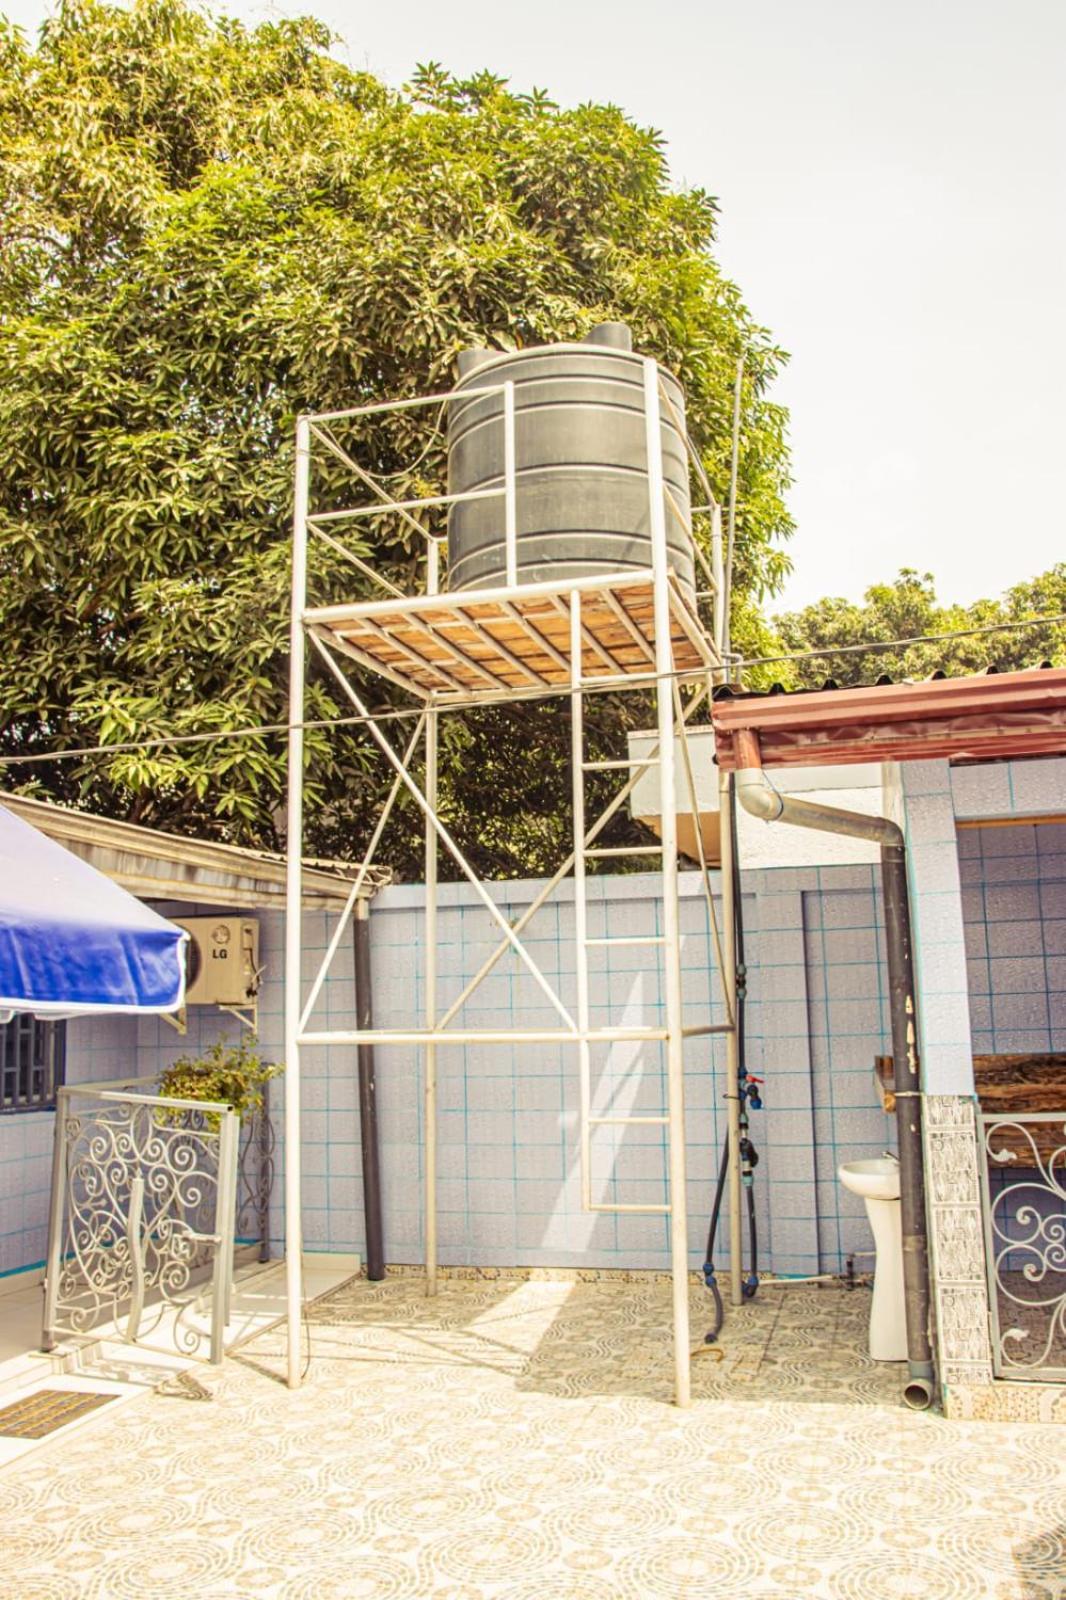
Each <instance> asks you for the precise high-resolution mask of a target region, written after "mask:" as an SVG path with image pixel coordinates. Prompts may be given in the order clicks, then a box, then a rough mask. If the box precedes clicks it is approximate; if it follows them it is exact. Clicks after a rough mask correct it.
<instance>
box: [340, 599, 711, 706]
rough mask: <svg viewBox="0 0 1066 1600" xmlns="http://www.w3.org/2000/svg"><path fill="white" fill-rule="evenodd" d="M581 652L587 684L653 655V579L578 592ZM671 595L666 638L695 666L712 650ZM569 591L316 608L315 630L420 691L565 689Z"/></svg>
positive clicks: (642, 666) (682, 660) (678, 656)
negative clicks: (363, 608)
mask: <svg viewBox="0 0 1066 1600" xmlns="http://www.w3.org/2000/svg"><path fill="white" fill-rule="evenodd" d="M581 609H582V623H583V640H584V648H583V651H582V673H583V676H584V677H585V678H586V679H587V680H590V681H592V682H595V681H596V680H597V679H602V678H608V677H615V676H623V677H624V676H641V675H645V674H646V673H647V672H648V670H649V663H650V661H651V659H653V652H654V597H653V594H652V588H651V584H650V583H649V584H644V585H641V586H639V587H637V586H633V585H628V586H624V587H622V588H620V589H618V590H614V589H613V588H612V585H611V584H610V583H609V582H608V583H604V585H603V586H602V591H601V590H597V589H587V590H584V591H583V593H582V607H581ZM683 609H684V604H683V601H682V600H681V598H680V596H678V595H676V594H675V595H673V596H672V614H671V634H672V642H673V647H674V664H675V668H678V669H681V670H691V671H698V670H699V669H700V668H701V667H702V666H705V665H706V664H707V660H708V655H709V652H705V651H701V649H700V644H699V640H700V637H701V635H700V631H699V624H698V623H696V622H695V621H694V619H693V618H692V616H691V614H690V613H688V612H686V613H685V615H683V616H682V615H681V611H682V610H683ZM569 616H570V602H569V593H568V591H567V590H565V589H563V590H560V591H559V592H558V593H557V594H544V593H543V592H541V593H538V594H532V595H529V596H523V595H522V594H521V592H520V591H517V590H511V591H509V593H508V595H507V598H506V599H505V600H504V599H502V598H493V599H489V600H482V599H480V598H477V595H476V591H475V592H471V591H467V592H466V593H457V594H455V595H448V596H442V597H441V599H440V601H439V603H434V604H433V605H432V606H427V605H426V603H425V601H424V599H423V600H421V601H420V602H419V604H418V605H417V607H415V606H413V605H412V606H411V607H405V606H402V605H399V604H397V605H396V606H395V607H392V606H383V605H381V603H380V602H379V603H378V604H375V605H374V606H373V608H372V614H369V615H366V616H361V615H360V614H359V607H354V606H353V607H351V608H345V611H344V614H343V615H341V616H337V617H336V619H335V620H333V619H332V618H327V616H325V615H324V614H323V613H317V614H316V618H315V630H316V631H317V632H319V633H332V634H333V636H334V637H335V638H337V639H338V640H343V641H345V643H346V644H347V645H348V647H349V648H350V649H352V650H357V651H359V652H360V654H361V656H362V657H363V659H364V660H366V661H367V662H368V664H369V662H376V663H379V664H380V666H381V668H382V670H383V672H384V673H385V674H386V675H388V676H389V677H392V678H393V679H399V680H401V681H404V682H406V683H408V684H409V685H410V686H411V687H412V688H415V689H416V690H417V691H418V692H419V693H427V692H429V691H431V690H436V691H439V692H442V693H445V694H452V695H454V694H455V693H456V692H457V690H458V691H459V692H465V693H469V694H471V695H474V696H476V695H477V694H478V693H484V692H491V691H492V689H493V688H494V687H495V688H496V689H497V690H499V691H506V690H509V689H527V688H529V686H530V684H531V683H539V684H542V685H546V686H553V685H559V686H560V687H562V686H565V685H566V683H567V682H568V680H569V655H570V639H569V631H570V627H569Z"/></svg>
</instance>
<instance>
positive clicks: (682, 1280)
mask: <svg viewBox="0 0 1066 1600" xmlns="http://www.w3.org/2000/svg"><path fill="white" fill-rule="evenodd" d="M644 425H645V429H646V442H647V459H648V503H649V510H650V513H651V543H652V572H653V574H654V588H655V602H654V604H655V673H656V680H657V681H656V688H655V701H656V711H657V721H658V730H659V784H660V791H659V792H660V813H661V837H662V851H663V858H662V885H663V937H664V939H665V941H666V943H665V947H664V951H663V954H664V961H663V967H664V976H665V983H666V1026H667V1028H668V1030H669V1032H668V1036H667V1040H666V1080H667V1115H668V1117H669V1128H668V1136H669V1165H670V1270H671V1276H672V1280H673V1301H674V1399H675V1400H676V1402H677V1404H678V1405H679V1406H687V1405H688V1404H689V1403H690V1400H691V1387H690V1385H691V1373H690V1350H689V1318H688V1226H687V1215H686V1198H687V1197H686V1192H685V1063H684V1037H683V1033H682V1026H683V1021H682V1014H681V930H680V926H679V921H678V903H677V791H676V787H675V782H674V701H673V666H674V661H673V651H672V648H671V643H670V592H669V587H668V576H667V573H668V568H667V550H666V508H665V500H664V494H663V460H662V433H661V427H660V421H659V369H658V366H657V365H656V363H655V362H654V361H653V360H650V359H648V360H646V361H645V362H644Z"/></svg>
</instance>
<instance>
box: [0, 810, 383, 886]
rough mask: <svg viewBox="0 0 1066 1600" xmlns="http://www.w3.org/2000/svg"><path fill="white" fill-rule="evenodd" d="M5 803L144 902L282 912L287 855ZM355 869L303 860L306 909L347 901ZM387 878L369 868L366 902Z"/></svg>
mask: <svg viewBox="0 0 1066 1600" xmlns="http://www.w3.org/2000/svg"><path fill="white" fill-rule="evenodd" d="M0 805H4V806H6V807H7V809H8V810H9V811H13V812H14V813H15V815H16V816H19V817H22V818H23V820H24V821H26V822H30V823H32V824H33V826H34V827H35V828H39V829H40V830H41V832H42V833H45V834H47V835H48V837H49V838H51V839H56V840H58V841H59V843H60V844H64V845H66V847H67V849H68V850H72V851H73V852H74V854H75V855H78V856H80V857H81V858H82V859H83V860H85V861H88V862H90V863H91V864H92V865H93V866H94V867H96V868H97V869H98V870H99V871H100V872H103V873H104V874H105V875H106V876H107V877H109V878H112V879H114V881H115V882H116V883H120V884H121V885H122V887H123V888H124V889H128V890H129V891H130V893H131V894H136V895H138V896H140V898H142V899H149V900H182V901H187V902H189V903H190V904H196V905H211V906H234V907H242V908H245V909H249V910H254V909H256V908H258V909H260V910H268V909H277V908H282V909H283V908H284V905H285V857H284V856H281V855H274V854H271V853H270V852H268V851H265V850H250V849H248V848H247V847H245V846H243V845H235V844H222V843H219V842H218V841H217V840H213V839H186V838H183V837H182V835H180V834H176V833H164V832H163V831H162V830H161V829H158V828H144V827H141V826H140V825H139V824H137V823H133V822H119V821H116V820H115V819H114V818H113V817H96V816H92V815H91V814H89V813H88V812H85V811H74V810H72V809H71V808H70V807H69V806H59V805H55V804H53V803H52V802H51V801H50V800H31V799H29V798H28V797H27V796H25V795H14V794H0ZM357 870H358V869H357V867H356V865H355V864H354V863H352V862H349V861H322V860H319V859H315V858H310V859H305V861H304V869H303V884H304V905H305V907H308V908H315V907H322V908H325V907H329V906H335V905H337V904H338V902H343V901H344V900H345V899H346V898H347V896H348V892H349V890H350V889H351V886H352V879H353V878H354V877H355V875H356V872H357ZM390 878H391V873H389V871H388V869H387V868H381V867H374V868H371V870H370V872H369V873H368V875H367V882H366V884H365V885H364V893H365V894H366V896H367V897H368V898H369V897H370V896H371V895H373V894H376V893H377V891H378V890H379V889H381V888H383V887H384V885H385V884H386V883H387V882H388V881H389V880H390Z"/></svg>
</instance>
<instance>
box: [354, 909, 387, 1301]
mask: <svg viewBox="0 0 1066 1600" xmlns="http://www.w3.org/2000/svg"><path fill="white" fill-rule="evenodd" d="M352 950H353V955H354V958H355V1025H356V1027H357V1028H358V1029H359V1031H360V1032H361V1033H364V1032H365V1033H369V1032H370V1031H371V1030H372V1029H373V1026H374V1004H373V995H372V990H371V987H370V904H369V902H368V901H367V900H366V899H365V897H364V896H363V895H360V896H359V898H358V900H357V901H356V902H355V910H354V912H353V913H352ZM356 1059H357V1062H358V1071H359V1138H360V1142H361V1144H362V1156H363V1216H364V1218H365V1221H366V1275H367V1278H368V1279H369V1280H370V1282H371V1283H380V1282H381V1280H382V1278H384V1276H385V1239H384V1231H383V1227H382V1219H381V1154H380V1149H379V1144H378V1092H377V1078H376V1076H375V1072H374V1046H373V1045H372V1044H361V1045H359V1046H358V1048H357V1051H356Z"/></svg>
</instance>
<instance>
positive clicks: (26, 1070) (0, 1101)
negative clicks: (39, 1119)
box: [0, 1016, 67, 1112]
mask: <svg viewBox="0 0 1066 1600" xmlns="http://www.w3.org/2000/svg"><path fill="white" fill-rule="evenodd" d="M66 1056H67V1025H66V1023H65V1022H42V1021H40V1019H39V1018H37V1017H29V1016H14V1017H12V1019H11V1021H10V1022H5V1023H3V1024H0V1112H4V1111H50V1110H52V1109H53V1108H54V1106H55V1103H56V1090H57V1089H59V1088H60V1087H61V1086H62V1083H63V1075H64V1070H65V1067H66Z"/></svg>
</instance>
